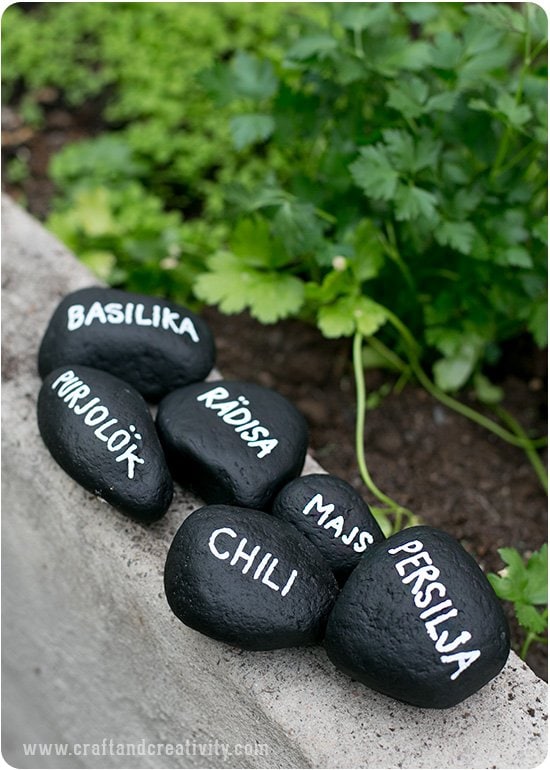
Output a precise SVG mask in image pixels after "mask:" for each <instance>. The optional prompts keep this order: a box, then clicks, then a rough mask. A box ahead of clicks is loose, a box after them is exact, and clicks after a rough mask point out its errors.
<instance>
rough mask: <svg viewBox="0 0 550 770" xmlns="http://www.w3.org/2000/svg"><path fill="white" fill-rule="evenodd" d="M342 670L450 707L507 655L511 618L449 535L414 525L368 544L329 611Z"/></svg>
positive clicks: (425, 703)
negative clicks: (507, 618) (364, 553)
mask: <svg viewBox="0 0 550 770" xmlns="http://www.w3.org/2000/svg"><path fill="white" fill-rule="evenodd" d="M325 646H326V650H327V653H328V655H329V658H330V659H331V660H332V662H333V663H334V665H335V666H336V667H337V668H339V669H340V670H341V671H343V672H344V673H346V674H348V675H349V676H351V677H353V678H354V679H358V680H359V681H361V682H363V683H364V684H366V685H367V686H369V687H371V688H372V689H373V690H378V691H379V692H382V693H384V694H385V695H390V696H392V697H393V698H397V699H398V700H401V701H405V703H411V704H413V705H414V706H421V707H423V708H448V707H449V706H454V705H456V704H457V703H460V702H461V701H463V700H464V699H465V698H468V697H469V696H470V695H472V694H473V693H474V692H476V691H477V690H479V689H480V688H481V687H483V685H484V684H486V683H487V682H489V681H490V680H491V679H492V678H493V677H494V676H496V675H497V674H498V672H499V671H500V670H501V669H502V667H503V666H504V664H505V663H506V659H507V657H508V653H509V650H510V640H509V631H508V625H507V623H506V618H505V617H504V613H503V611H502V608H501V606H500V604H499V602H498V599H497V598H496V595H495V593H494V592H493V589H492V588H491V585H490V584H489V581H488V580H487V579H486V577H485V575H484V574H483V573H482V571H481V570H480V568H479V567H478V566H477V564H476V563H475V561H474V560H473V559H472V557H471V556H470V555H469V554H467V553H466V551H465V550H464V549H463V548H462V546H461V545H460V544H459V543H458V542H457V541H456V540H454V538H452V537H451V536H450V535H448V534H446V533H444V532H440V531H438V530H436V529H433V528H432V527H411V528H410V529H405V530H402V531H401V532H399V533H397V534H396V535H392V537H390V538H388V539H387V540H385V541H384V542H381V543H377V544H376V545H374V546H372V548H370V549H369V550H368V552H367V554H366V555H365V556H364V557H363V559H362V560H361V562H360V563H359V565H358V566H357V567H356V568H355V570H354V571H353V572H352V574H351V576H350V577H349V579H348V581H347V583H346V585H345V586H344V588H343V589H342V592H341V593H340V596H339V597H338V600H337V601H336V604H335V605H334V609H333V611H332V613H331V615H330V617H329V621H328V625H327V633H326V637H325Z"/></svg>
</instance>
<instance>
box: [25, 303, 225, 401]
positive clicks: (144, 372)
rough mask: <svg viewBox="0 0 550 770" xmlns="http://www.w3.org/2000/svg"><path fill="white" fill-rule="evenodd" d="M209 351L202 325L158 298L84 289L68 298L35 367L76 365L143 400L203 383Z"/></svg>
mask: <svg viewBox="0 0 550 770" xmlns="http://www.w3.org/2000/svg"><path fill="white" fill-rule="evenodd" d="M214 359H215V348H214V340H213V337H212V334H211V332H210V330H209V328H208V326H207V325H206V323H205V321H203V320H202V319H201V318H199V317H198V316H197V315H195V314H194V313H191V312H190V311H189V310H187V309H185V308H183V307H181V306H179V305H175V304H173V303H171V302H167V301H166V300H164V299H159V298H158V297H146V296H143V295H141V294H131V293H128V292H125V291H119V290H118V289H103V288H89V289H80V290H79V291H75V292H73V293H72V294H68V295H67V296H66V297H65V298H64V299H63V300H62V302H61V303H60V304H59V305H58V307H57V309H56V310H55V312H54V314H53V316H52V318H51V320H50V323H49V325H48V328H47V329H46V333H45V335H44V338H43V340H42V344H41V346H40V352H39V354H38V369H39V372H40V376H41V377H42V378H44V377H45V376H46V375H47V374H49V372H51V371H52V370H53V369H57V368H58V367H59V366H65V365H67V364H81V365H82V366H91V367H93V368H94V369H102V370H103V371H106V372H109V373H110V374H113V375H115V376H116V377H120V379H121V380H125V381H126V382H129V383H130V385H133V386H134V388H136V390H138V391H139V392H140V393H141V394H142V395H143V396H144V397H145V398H146V399H148V400H150V401H157V400H159V399H160V398H162V397H163V396H164V395H166V393H169V392H170V391H172V390H175V389H176V388H180V387H182V386H183V385H187V384H189V383H191V382H196V381H198V380H203V379H204V378H205V377H206V376H207V374H208V373H209V372H210V370H211V369H212V367H213V365H214Z"/></svg>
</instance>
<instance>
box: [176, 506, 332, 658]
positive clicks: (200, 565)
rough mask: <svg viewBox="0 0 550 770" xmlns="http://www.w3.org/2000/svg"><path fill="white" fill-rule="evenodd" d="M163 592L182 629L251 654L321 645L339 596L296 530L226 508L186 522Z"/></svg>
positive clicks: (268, 518)
mask: <svg viewBox="0 0 550 770" xmlns="http://www.w3.org/2000/svg"><path fill="white" fill-rule="evenodd" d="M164 587H165V591H166V598H167V599H168V604H169V605H170V607H171V609H172V611H173V612H174V614H175V615H176V616H177V617H178V618H179V619H180V620H181V621H182V622H183V623H185V625H187V626H190V627H191V628H194V629H195V630H196V631H200V632H201V633H203V634H206V635H207V636H210V637H212V638H213V639H217V640H218V641H221V642H226V643H227V644H232V645H237V646H238V647H242V648H244V649H248V650H273V649H277V648H280V647H297V646H300V645H307V644H314V643H315V642H318V641H320V640H321V638H322V635H323V632H324V629H325V625H326V619H327V616H328V613H329V612H330V609H331V607H332V605H333V603H334V600H335V598H336V594H337V586H336V581H335V579H334V576H333V574H332V572H331V570H330V568H329V566H328V565H327V564H326V562H325V561H324V559H323V557H322V556H321V554H320V553H319V551H317V549H316V548H315V547H314V546H313V545H312V544H311V543H310V542H309V541H308V540H306V538H305V537H302V535H300V533H299V532H297V531H296V529H295V528H294V527H291V526H290V524H286V523H285V522H283V521H279V520H278V519H275V518H273V516H270V515H269V514H267V513H262V512H261V511H255V510H251V509H249V508H238V507H233V506H227V505H211V506H205V507H203V508H200V509H199V510H197V511H195V512H194V513H192V514H191V515H190V516H189V517H188V518H187V519H186V520H185V521H184V522H183V524H182V525H181V527H180V528H179V530H178V532H177V533H176V536H175V537H174V540H173V542H172V545H171V546H170V550H169V552H168V557H167V560H166V566H165V570H164Z"/></svg>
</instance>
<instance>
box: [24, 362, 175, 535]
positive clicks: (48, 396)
mask: <svg viewBox="0 0 550 770" xmlns="http://www.w3.org/2000/svg"><path fill="white" fill-rule="evenodd" d="M38 427H39V429H40V435H41V436H42V439H43V440H44V443H45V444H46V446H47V447H48V449H49V451H50V453H51V454H52V456H53V458H54V459H55V460H56V462H58V463H59V465H60V466H61V467H62V468H63V470H64V471H66V473H68V474H69V476H71V477H72V478H73V479H74V480H75V481H77V482H78V483H79V484H81V485H82V486H83V487H84V488H85V489H87V490H88V491H89V492H92V493H93V494H95V495H98V496H99V497H101V498H102V499H103V500H105V501H106V502H108V503H110V504H111V505H113V506H114V507H115V508H117V509H118V510H119V511H121V512H122V513H125V514H126V515H128V516H131V517H132V518H133V519H136V520H138V521H141V522H151V521H155V520H157V519H159V518H160V517H161V516H162V515H163V514H164V513H165V512H166V510H167V508H168V506H169V505H170V502H171V500H172V494H173V483H172V477H171V476H170V472H169V470H168V466H167V465H166V461H165V459H164V453H163V451H162V447H161V445H160V442H159V439H158V436H157V433H156V431H155V425H154V423H153V420H152V418H151V415H150V413H149V409H148V407H147V404H146V403H145V401H144V400H143V398H142V396H140V394H139V393H138V392H137V391H136V390H134V388H132V387H131V386H130V385H128V384H127V383H126V382H123V381H122V380H119V379H118V378H117V377H113V376H112V375H110V374H107V373H106V372H101V371H98V370H97V369H91V368H89V367H86V366H67V367H60V368H59V369H55V370H54V371H53V372H51V373H50V374H49V375H48V376H47V377H46V379H45V380H44V382H43V383H42V387H41V389H40V394H39V396H38Z"/></svg>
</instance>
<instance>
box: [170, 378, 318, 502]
mask: <svg viewBox="0 0 550 770" xmlns="http://www.w3.org/2000/svg"><path fill="white" fill-rule="evenodd" d="M157 428H158V431H159V435H160V438H161V441H162V444H163V446H164V449H165V452H166V457H167V459H168V463H169V465H170V468H171V470H172V473H173V475H174V477H175V478H176V479H177V480H178V481H180V482H181V483H182V484H183V485H184V486H188V487H191V488H192V489H194V490H195V491H196V492H197V493H198V494H199V495H200V496H201V497H202V499H203V500H204V501H205V502H207V503H225V504H227V505H240V506H243V507H245V508H259V509H260V510H266V509H267V506H269V504H270V502H271V501H272V499H273V498H274V497H275V495H276V494H277V492H278V491H279V490H280V489H281V487H283V486H284V485H285V484H286V483H287V482H288V481H290V480H291V479H293V478H295V477H296V476H297V475H298V474H299V473H300V471H301V470H302V467H303V464H304V459H305V455H306V450H307V442H308V435H307V425H306V422H305V419H304V417H303V416H302V415H301V414H300V412H298V410H297V409H296V408H295V407H294V406H293V405H292V404H290V403H289V402H288V401H287V400H286V399H285V398H283V397H282V396H280V395H279V394H278V393H275V391H273V390H269V389H268V388H264V387H262V386H261V385H255V384H253V383H248V382H234V381H231V382H229V381H227V380H220V381H216V382H205V383H196V384H194V385H188V386H187V387H185V388H180V389H179V390H177V391H175V392H174V393H170V395H168V396H166V398H164V399H163V400H162V401H161V403H160V405H159V410H158V414H157Z"/></svg>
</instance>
